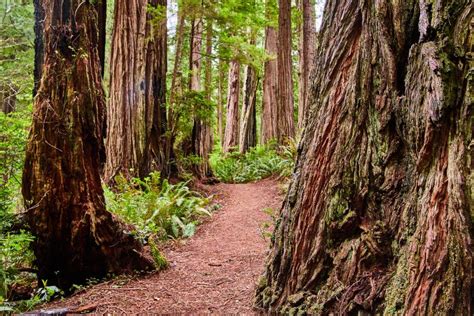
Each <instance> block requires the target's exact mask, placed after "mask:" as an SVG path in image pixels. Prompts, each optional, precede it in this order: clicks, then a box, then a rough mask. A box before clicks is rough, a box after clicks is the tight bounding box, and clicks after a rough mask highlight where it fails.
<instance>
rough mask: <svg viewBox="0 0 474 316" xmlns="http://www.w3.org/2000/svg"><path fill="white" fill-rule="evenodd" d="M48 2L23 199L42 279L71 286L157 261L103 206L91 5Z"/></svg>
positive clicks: (73, 0) (101, 105)
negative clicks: (152, 260)
mask: <svg viewBox="0 0 474 316" xmlns="http://www.w3.org/2000/svg"><path fill="white" fill-rule="evenodd" d="M43 6H44V7H43V8H44V12H45V21H44V38H45V51H44V53H45V54H44V64H43V65H44V67H43V70H42V80H41V84H40V88H39V91H38V94H37V96H36V99H35V109H34V113H35V114H34V116H33V117H34V119H33V124H32V129H31V133H30V138H29V141H28V146H27V152H26V160H25V169H24V173H23V197H24V200H25V206H26V209H27V211H26V214H25V219H26V221H27V222H28V224H29V227H30V229H31V232H32V233H33V235H34V236H35V241H34V243H33V247H34V252H35V255H36V266H37V267H38V271H39V272H38V279H40V280H48V285H52V284H55V285H59V286H60V287H61V288H63V289H65V290H68V289H69V286H71V285H72V284H81V283H82V282H84V281H85V280H86V279H87V278H90V277H96V278H101V277H105V276H106V275H107V274H108V273H123V272H132V271H134V270H144V269H150V268H152V267H153V264H152V262H151V261H149V260H148V259H146V258H144V257H143V255H142V253H141V245H140V243H139V242H138V241H137V240H135V239H134V237H133V236H132V235H131V234H130V233H127V231H128V230H129V229H128V228H127V227H126V226H125V225H124V224H122V223H121V222H119V221H118V220H116V219H115V218H114V216H113V215H112V214H110V213H109V212H107V211H106V209H105V202H104V195H103V191H102V184H101V179H100V174H99V168H100V154H101V152H103V150H104V146H103V134H102V131H103V124H104V118H105V116H104V114H105V98H104V93H103V91H102V84H101V76H100V63H99V53H98V45H97V43H98V38H97V34H98V32H97V20H96V18H95V17H96V12H95V9H94V6H93V5H92V4H90V3H89V2H83V1H79V0H62V1H59V0H44V1H43ZM77 52H81V53H80V54H78V53H77Z"/></svg>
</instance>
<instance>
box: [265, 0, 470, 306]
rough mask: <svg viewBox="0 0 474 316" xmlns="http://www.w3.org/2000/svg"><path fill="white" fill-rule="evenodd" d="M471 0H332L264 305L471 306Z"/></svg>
mask: <svg viewBox="0 0 474 316" xmlns="http://www.w3.org/2000/svg"><path fill="white" fill-rule="evenodd" d="M473 15H474V12H473V10H472V5H471V4H470V1H467V0H465V1H435V2H434V3H432V2H427V1H424V0H418V1H417V0H411V1H405V2H393V1H388V0H382V1H375V2H360V1H354V0H343V1H340V0H337V1H336V0H329V1H328V2H327V4H326V9H325V16H324V20H323V26H322V31H321V33H322V34H321V45H320V47H319V48H318V51H317V57H316V71H315V77H314V81H313V82H312V92H311V96H310V99H309V100H310V104H311V106H310V108H311V111H310V112H309V117H308V120H307V123H308V125H307V126H306V128H305V132H304V134H303V138H302V142H301V144H300V148H299V156H298V160H297V166H296V170H295V178H294V180H293V181H292V184H291V186H290V188H289V192H288V195H287V197H286V200H285V202H284V205H283V209H282V213H281V218H280V219H279V221H278V223H277V227H276V230H275V235H274V241H273V246H272V252H271V255H270V258H269V261H268V266H267V270H266V273H265V277H264V278H263V279H262V281H261V284H260V287H259V289H258V291H257V305H258V306H261V307H263V308H265V309H266V310H268V311H273V312H276V311H278V312H283V313H297V312H307V313H309V314H330V313H334V314H340V315H346V314H356V313H369V314H386V315H393V314H396V315H438V314H440V315H470V314H472V308H473V306H472V305H473V299H472V288H473V284H472V277H473V260H472V256H473V255H472V218H473V213H472V210H473V204H472V201H473V197H474V196H473V186H474V181H473V178H474V177H473V167H474V166H473V164H472V158H473V154H474V149H473V146H472V143H473V139H474V138H473V136H474V135H473V133H474V132H473V129H472V126H473V123H474V112H473V111H472V104H473V102H474V94H473V91H472V87H473V84H472V83H473V74H472V70H470V69H472V67H473V66H474V63H473V60H472V53H473V44H474V40H473V25H472V19H473Z"/></svg>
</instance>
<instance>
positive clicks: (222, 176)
mask: <svg viewBox="0 0 474 316" xmlns="http://www.w3.org/2000/svg"><path fill="white" fill-rule="evenodd" d="M295 152H296V149H295V146H287V147H280V148H277V147H276V146H275V145H267V146H257V147H255V148H252V149H251V150H250V151H249V152H247V153H245V154H240V153H238V152H232V153H229V154H226V155H224V154H221V153H220V152H214V153H213V154H212V156H211V159H210V163H211V166H212V170H213V171H214V175H215V176H216V177H217V178H218V179H219V180H220V181H222V182H227V183H246V182H252V181H257V180H261V179H265V178H268V177H271V176H275V175H276V176H280V177H289V176H290V175H291V172H292V168H293V164H294V157H295Z"/></svg>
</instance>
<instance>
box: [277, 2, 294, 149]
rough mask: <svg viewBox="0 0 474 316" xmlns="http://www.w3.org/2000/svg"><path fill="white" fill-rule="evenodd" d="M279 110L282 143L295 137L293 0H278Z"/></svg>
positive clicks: (278, 123) (278, 137) (278, 134)
mask: <svg viewBox="0 0 474 316" xmlns="http://www.w3.org/2000/svg"><path fill="white" fill-rule="evenodd" d="M278 4H279V15H278V56H277V63H278V78H277V80H278V90H277V97H278V110H277V139H278V142H279V143H280V144H285V143H287V142H288V141H289V140H290V139H292V138H294V137H295V123H294V117H293V114H294V113H293V111H294V104H293V102H294V100H293V77H292V69H293V65H292V57H291V38H292V36H291V0H278Z"/></svg>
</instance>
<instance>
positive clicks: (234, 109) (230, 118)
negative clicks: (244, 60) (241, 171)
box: [223, 60, 240, 153]
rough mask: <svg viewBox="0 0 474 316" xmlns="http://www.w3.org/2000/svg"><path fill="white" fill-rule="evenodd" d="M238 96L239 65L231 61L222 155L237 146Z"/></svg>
mask: <svg viewBox="0 0 474 316" xmlns="http://www.w3.org/2000/svg"><path fill="white" fill-rule="evenodd" d="M239 96H240V63H239V62H238V61H236V60H232V61H231V62H230V66H229V85H228V90H227V117H226V124H225V134H224V146H223V151H224V153H228V152H231V151H233V150H235V149H236V147H237V146H238V145H239Z"/></svg>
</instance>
